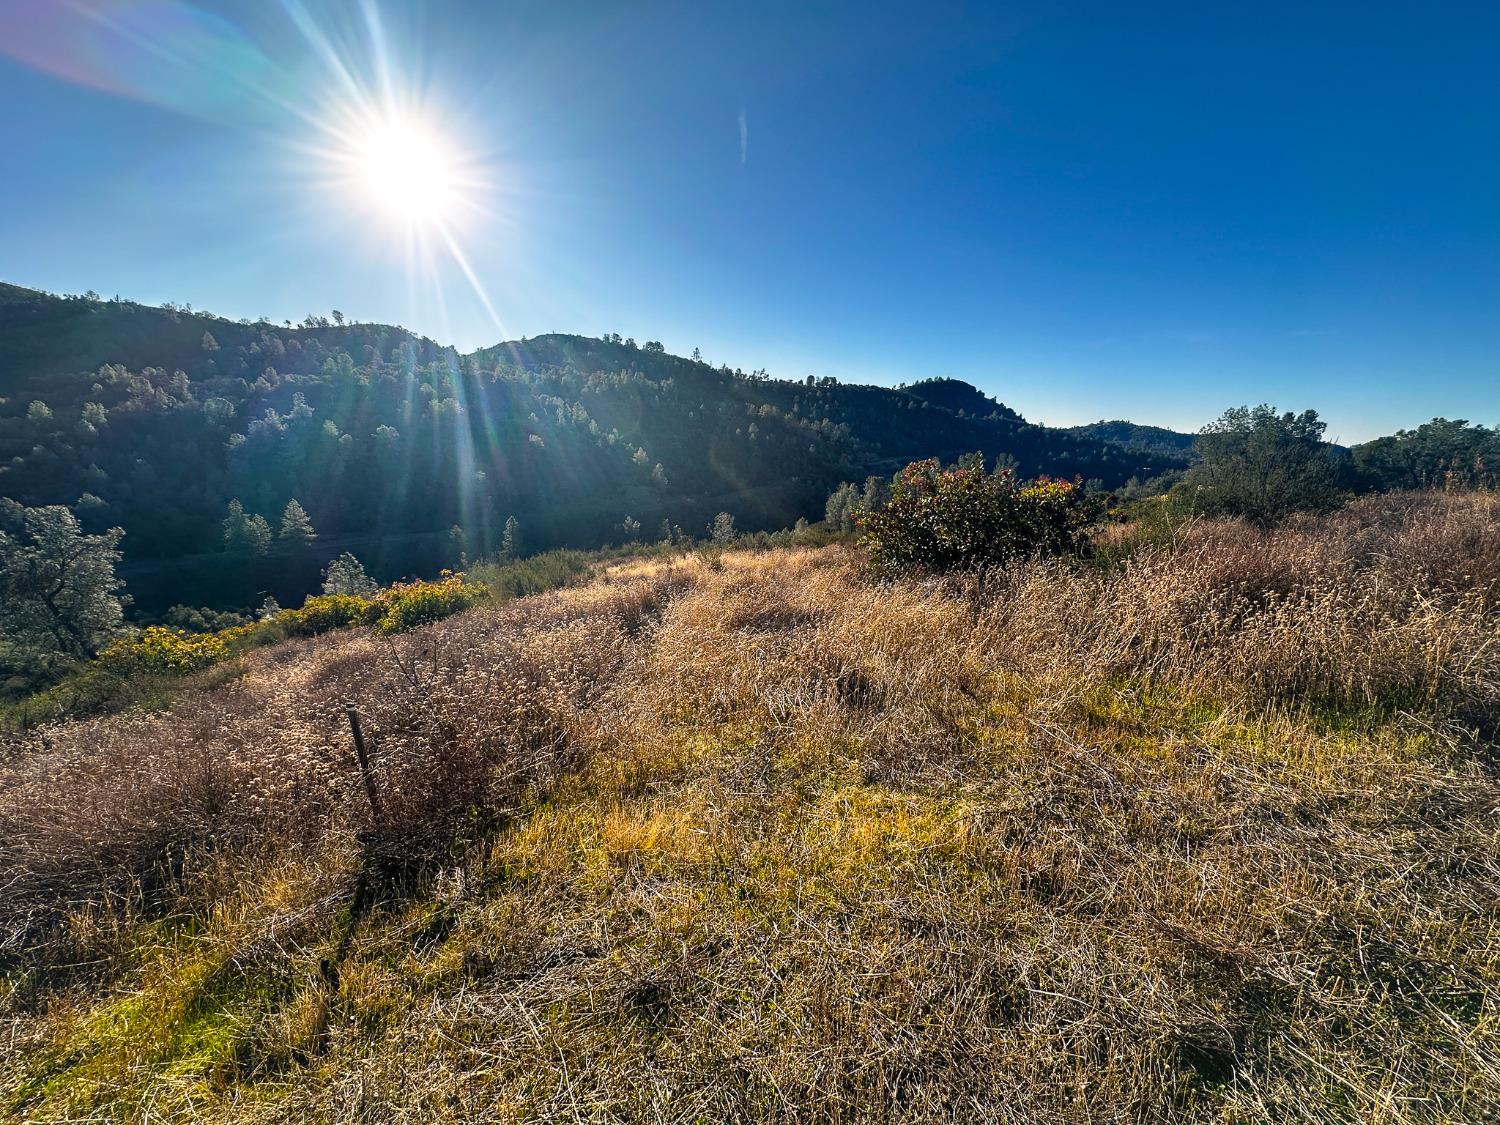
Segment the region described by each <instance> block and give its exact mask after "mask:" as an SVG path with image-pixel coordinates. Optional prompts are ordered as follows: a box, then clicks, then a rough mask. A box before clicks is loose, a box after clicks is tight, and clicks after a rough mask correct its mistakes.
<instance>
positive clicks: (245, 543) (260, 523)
mask: <svg viewBox="0 0 1500 1125" xmlns="http://www.w3.org/2000/svg"><path fill="white" fill-rule="evenodd" d="M224 549H225V550H226V551H228V552H229V553H230V554H232V555H263V554H265V553H266V552H267V551H269V550H270V549H271V525H270V524H268V523H267V522H266V518H265V517H264V516H250V515H246V514H245V506H244V505H243V504H241V503H240V502H239V501H238V500H231V501H230V502H229V515H227V516H226V517H225V518H224Z"/></svg>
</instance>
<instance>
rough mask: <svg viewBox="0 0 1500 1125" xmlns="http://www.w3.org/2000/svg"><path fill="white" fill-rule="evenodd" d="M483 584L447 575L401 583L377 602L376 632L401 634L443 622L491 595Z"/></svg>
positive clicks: (383, 594) (382, 595)
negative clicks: (438, 578)
mask: <svg viewBox="0 0 1500 1125" xmlns="http://www.w3.org/2000/svg"><path fill="white" fill-rule="evenodd" d="M488 594H489V591H488V590H486V589H485V588H484V586H482V585H479V584H477V583H476V584H466V583H465V582H464V580H463V576H462V575H458V574H451V573H448V572H446V571H445V572H444V574H443V577H442V578H441V579H440V580H438V581H437V582H404V583H403V582H398V583H397V584H396V585H394V586H392V587H391V588H390V589H388V590H386V591H385V592H384V593H382V594H381V595H380V597H379V598H378V599H377V600H376V602H375V612H376V613H377V614H378V617H377V618H376V619H375V631H376V632H377V633H399V632H401V631H402V630H403V629H412V628H415V627H416V626H418V625H426V624H427V623H428V622H431V621H441V620H442V619H443V618H445V617H451V616H452V615H453V614H455V613H459V612H461V611H462V610H465V609H468V608H469V607H470V606H472V605H474V604H476V603H477V602H479V601H481V600H482V599H483V598H485V597H486V596H488Z"/></svg>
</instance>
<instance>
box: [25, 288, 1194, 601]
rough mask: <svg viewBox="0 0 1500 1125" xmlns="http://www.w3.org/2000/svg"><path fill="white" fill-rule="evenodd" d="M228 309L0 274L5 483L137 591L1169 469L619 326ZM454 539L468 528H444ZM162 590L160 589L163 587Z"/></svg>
mask: <svg viewBox="0 0 1500 1125" xmlns="http://www.w3.org/2000/svg"><path fill="white" fill-rule="evenodd" d="M341 321H342V317H339V316H337V315H335V317H334V318H332V319H331V320H330V319H329V318H323V317H309V318H308V319H307V321H305V322H304V323H303V324H302V325H301V326H297V327H292V326H289V325H276V324H272V323H269V322H264V321H262V322H253V323H252V322H246V321H239V322H235V321H229V320H225V319H222V318H219V317H215V316H211V315H208V314H205V313H202V312H192V311H190V310H188V309H186V308H175V307H164V308H153V307H147V306H142V305H138V304H134V303H131V302H126V301H118V300H114V301H112V300H102V299H99V298H97V297H95V296H93V295H91V294H90V295H86V296H83V297H56V296H51V295H48V294H43V293H39V292H36V291H33V290H27V289H21V288H18V287H14V286H0V495H3V496H6V497H10V498H12V499H15V500H19V501H21V502H22V503H26V504H44V503H62V504H70V505H75V506H76V507H77V510H78V511H79V512H80V515H81V516H82V518H83V519H84V520H85V522H86V523H87V524H88V525H90V526H93V527H101V528H102V527H107V526H116V525H117V526H121V527H123V528H125V530H126V536H125V541H124V549H125V552H126V559H127V568H126V574H127V577H128V578H129V579H130V581H131V589H132V592H134V593H135V594H136V596H137V598H138V599H140V600H141V601H142V603H143V604H145V605H153V604H154V603H156V602H159V601H161V600H163V599H167V598H169V599H170V600H173V601H188V600H195V601H200V602H204V603H207V604H213V603H219V604H244V599H245V598H248V597H250V596H252V595H253V594H254V593H255V592H257V591H258V590H259V589H263V588H264V589H271V590H273V591H276V592H277V593H278V596H289V597H297V596H299V592H306V589H305V588H306V587H307V585H308V584H309V582H310V580H311V578H310V576H315V575H316V572H317V567H318V566H319V565H321V562H322V561H323V560H325V559H326V558H327V557H328V555H329V554H331V553H336V552H337V550H342V549H354V550H355V551H356V552H357V553H358V554H360V556H361V557H362V558H364V559H366V561H367V562H368V563H369V564H370V565H371V566H372V569H373V570H374V571H375V572H376V573H377V574H378V575H379V576H381V577H386V578H389V577H395V576H398V575H400V574H405V573H420V572H424V571H426V572H430V571H432V570H434V569H436V568H437V567H438V566H440V565H444V564H445V563H448V562H451V561H455V559H456V553H457V550H458V546H456V545H462V546H465V547H466V548H467V550H468V552H469V553H470V555H474V554H478V553H481V552H486V551H489V550H492V549H493V548H494V547H495V545H496V543H497V542H498V539H499V534H500V529H501V527H502V525H503V524H504V522H505V520H506V519H507V517H509V516H515V517H516V518H517V519H518V520H519V521H520V524H521V527H522V529H523V534H524V537H525V541H526V544H527V546H528V547H530V548H538V549H539V548H544V547H549V546H558V545H578V546H590V545H595V544H598V543H600V542H606V541H611V540H614V541H619V540H623V539H625V538H626V537H627V536H630V535H633V534H635V532H634V531H633V530H631V529H630V527H629V525H626V526H624V527H622V524H626V517H630V519H631V520H632V521H638V522H639V523H640V524H641V525H643V529H644V530H643V531H642V532H641V533H640V534H642V535H644V536H647V537H651V536H654V534H655V533H656V531H657V529H658V527H659V525H660V524H661V523H662V521H667V522H668V523H670V524H676V525H679V526H680V527H682V528H683V529H685V530H687V531H688V532H689V533H701V531H702V529H703V526H704V524H705V523H706V522H707V521H708V520H709V519H711V518H712V516H713V515H714V513H715V512H718V511H728V512H730V513H731V514H733V515H734V516H735V518H736V520H737V521H738V524H739V526H740V528H741V529H746V530H754V529H757V528H763V527H783V526H788V525H790V524H791V523H793V522H794V521H795V520H796V519H797V518H798V517H803V516H805V517H807V518H809V519H816V518H818V517H819V516H820V515H821V512H822V507H823V502H824V499H825V498H826V496H827V494H828V493H829V492H830V491H831V490H832V489H833V488H834V487H835V486H836V485H837V484H838V483H839V482H840V481H843V480H853V481H861V480H863V479H864V478H865V477H866V476H867V475H870V474H876V473H878V474H889V473H891V472H893V471H895V470H896V469H898V468H899V467H900V466H901V465H903V464H905V463H906V462H907V461H910V460H914V459H918V458H923V457H941V458H944V459H952V458H956V457H957V456H959V455H960V454H963V453H966V452H972V451H974V450H982V451H983V452H984V453H985V454H986V456H987V457H989V458H991V459H993V458H995V457H996V456H997V455H1000V454H1006V455H1009V456H1011V457H1013V458H1014V459H1015V460H1016V462H1017V464H1018V467H1019V469H1020V471H1021V472H1022V473H1024V474H1028V475H1031V474H1037V473H1049V474H1053V475H1061V476H1069V477H1071V476H1074V475H1082V476H1083V477H1085V478H1097V479H1099V480H1100V481H1102V482H1103V483H1104V484H1105V485H1115V484H1119V483H1121V482H1123V481H1125V480H1126V479H1127V478H1129V477H1131V476H1145V475H1149V474H1151V473H1153V472H1156V471H1159V470H1160V469H1162V468H1166V467H1169V466H1170V465H1171V464H1172V463H1173V461H1172V459H1171V458H1167V457H1163V456H1160V455H1159V454H1157V453H1154V452H1152V451H1149V450H1136V449H1122V448H1120V447H1118V446H1115V445H1111V444H1109V443H1106V442H1102V441H1098V440H1092V439H1089V438H1080V437H1077V436H1074V435H1071V434H1067V433H1064V432H1062V431H1057V430H1050V429H1047V428H1044V427H1040V426H1035V425H1031V424H1029V423H1027V422H1026V421H1024V420H1023V419H1022V418H1021V417H1020V415H1018V414H1016V413H1015V412H1014V411H1012V410H1009V409H1007V408H1006V407H1004V406H1002V405H1001V404H999V403H996V402H994V401H993V400H990V399H987V398H985V397H984V396H983V395H982V394H980V392H978V391H976V390H974V389H973V388H972V387H968V386H967V385H966V384H962V383H957V382H955V381H952V380H938V381H931V382H928V383H919V384H916V385H914V386H911V387H907V388H904V389H900V388H897V389H892V388H883V387H870V386H849V385H840V384H838V383H836V382H834V381H833V380H831V379H820V380H807V381H801V382H788V381H780V380H773V379H770V378H768V377H766V376H765V375H764V374H763V373H755V374H745V373H742V372H739V371H734V370H730V369H729V368H725V367H713V366H710V365H708V364H706V363H702V362H698V361H696V360H692V359H684V358H682V357H679V356H673V355H668V354H666V353H665V352H664V351H663V350H662V349H661V348H660V345H655V344H649V343H648V344H644V345H641V346H636V345H635V344H634V343H632V342H630V341H622V340H620V339H619V338H618V337H609V338H606V339H602V340H601V339H590V338H586V337H579V336H561V335H556V336H543V337H538V338H535V339H531V340H523V341H518V342H514V343H509V344H503V345H499V346H497V347H493V348H488V349H484V350H481V351H479V352H476V353H474V354H472V355H467V356H464V355H460V354H459V353H458V352H456V351H455V350H454V349H452V348H449V347H445V346H442V345H440V344H437V343H435V342H434V341H431V340H428V339H425V338H422V337H419V336H416V335H414V334H412V333H410V332H407V331H405V330H403V329H400V328H394V327H389V326H385V325H371V324H346V323H340V322H341ZM294 498H295V499H296V500H297V501H299V503H300V504H301V506H302V507H303V508H305V509H306V511H307V513H308V514H309V515H310V516H311V519H312V523H313V525H314V527H315V528H316V530H317V532H318V535H319V538H318V540H317V545H316V546H315V547H313V548H308V549H304V551H303V552H302V553H303V554H304V555H306V556H308V557H306V558H302V557H301V556H299V558H298V559H282V558H280V557H279V556H280V555H281V554H283V553H285V552H284V551H283V549H282V548H281V547H280V546H279V545H278V544H276V543H275V542H273V544H272V546H271V548H270V552H269V556H268V558H269V561H262V562H260V563H257V564H255V565H249V566H231V565H229V563H230V562H231V561H232V560H228V559H224V558H222V557H220V556H219V555H218V554H217V553H218V552H221V551H222V550H223V548H224V533H223V521H224V519H225V515H226V509H227V507H228V505H229V502H230V501H231V500H236V499H237V500H239V501H241V502H242V503H243V505H244V508H245V509H246V510H247V512H249V513H251V514H260V515H263V516H264V517H265V519H266V520H267V521H268V522H269V523H270V525H271V528H272V530H273V532H274V530H275V529H276V526H277V524H278V521H279V519H280V516H281V514H282V512H283V509H284V508H285V507H286V505H287V503H288V501H290V500H292V499H294ZM454 527H458V528H460V529H461V533H460V534H458V535H451V534H450V531H451V529H452V528H454ZM157 587H161V589H157Z"/></svg>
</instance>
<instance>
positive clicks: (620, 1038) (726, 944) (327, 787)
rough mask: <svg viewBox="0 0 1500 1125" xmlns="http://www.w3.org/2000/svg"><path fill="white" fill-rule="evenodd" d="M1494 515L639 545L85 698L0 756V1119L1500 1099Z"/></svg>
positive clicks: (974, 1112)
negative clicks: (537, 589)
mask: <svg viewBox="0 0 1500 1125" xmlns="http://www.w3.org/2000/svg"><path fill="white" fill-rule="evenodd" d="M1497 518H1500V504H1497V502H1496V501H1495V500H1493V499H1491V498H1488V497H1474V496H1467V497H1458V496H1444V495H1437V494H1408V495H1398V496H1391V497H1382V498H1371V499H1367V500H1363V501H1359V502H1357V503H1356V504H1354V505H1353V506H1351V507H1350V508H1348V509H1346V510H1345V511H1343V512H1341V513H1339V514H1337V515H1333V516H1328V517H1321V518H1319V519H1316V520H1314V519H1309V520H1306V521H1303V522H1297V523H1294V524H1293V525H1291V526H1288V527H1285V528H1283V529H1281V530H1278V531H1273V532H1258V531H1255V530H1252V529H1250V528H1248V527H1246V526H1244V525H1241V524H1237V523H1230V522H1217V523H1215V522H1200V523H1197V524H1194V525H1191V526H1188V527H1186V528H1183V529H1180V530H1179V532H1178V533H1177V534H1176V536H1175V538H1173V539H1172V540H1170V541H1169V542H1166V543H1164V544H1163V543H1157V544H1155V545H1152V544H1151V543H1149V542H1145V541H1143V540H1141V539H1140V538H1139V537H1138V533H1137V532H1136V531H1134V530H1132V529H1130V528H1123V529H1117V530H1116V531H1115V532H1113V533H1112V534H1111V535H1110V536H1109V537H1108V541H1107V542H1106V543H1105V544H1103V546H1104V547H1105V548H1106V549H1105V550H1104V551H1103V552H1102V556H1101V559H1100V560H1099V561H1097V562H1095V563H1091V564H1082V563H1075V562H1065V561H1053V562H1042V563H1036V564H1033V565H1028V566H1023V567H1020V568H1018V569H1017V570H1016V571H1014V572H1013V573H1010V574H1006V575H999V576H991V577H990V578H989V579H988V580H986V581H984V582H977V581H973V580H969V579H953V580H945V581H931V582H925V583H894V584H885V585H877V584H874V583H872V582H871V581H870V580H869V579H868V578H867V577H866V575H865V572H864V570H863V567H862V562H861V559H860V557H859V556H858V555H857V554H856V553H855V552H853V551H852V550H850V549H848V548H841V547H832V548H824V549H821V550H817V549H793V550H777V551H769V552H762V553H752V552H731V553H727V554H724V555H709V554H692V555H685V556H680V557H676V558H665V559H662V558H658V559H651V560H641V561H638V562H625V563H621V564H616V565H612V566H610V567H608V568H607V569H604V570H602V571H601V572H599V573H597V574H596V575H595V576H594V578H593V579H592V580H590V581H588V582H587V583H585V584H582V585H578V586H575V587H571V588H568V589H564V590H561V591H558V592H554V593H548V594H542V595H538V596H536V597H531V598H524V599H521V600H519V601H514V602H511V603H508V604H505V605H502V606H495V607H489V608H481V609H477V610H474V611H471V612H469V613H467V614H465V615H462V616H459V617H454V618H450V619H449V620H447V621H444V622H440V623H438V624H436V625H433V626H429V627H426V628H423V629H419V630H416V631H414V632H412V633H408V634H404V635H401V636H397V637H392V638H377V637H374V636H372V635H368V634H365V633H362V632H359V631H354V632H349V633H343V634H329V635H326V636H324V637H320V638H316V639H312V640H307V641H301V642H292V643H288V644H285V645H281V646H278V647H275V648H271V649H266V650H260V651H258V652H256V653H254V654H252V655H250V656H248V657H246V658H245V659H244V661H243V664H242V666H241V668H240V670H239V674H237V675H233V676H227V677H226V675H225V674H224V673H223V670H222V669H220V670H219V671H218V672H217V673H216V678H215V681H214V682H213V683H203V684H201V685H199V686H198V687H197V688H194V689H190V691H189V693H188V694H187V695H185V696H184V697H183V698H182V699H181V700H180V702H179V703H178V704H177V705H176V706H174V707H172V708H171V709H168V710H166V711H163V712H159V713H152V714H134V715H125V716H119V717H114V718H106V719H98V720H93V721H89V722H82V723H75V724H70V725H63V726H58V727H53V728H51V729H49V730H46V731H44V732H42V733H39V734H36V735H34V736H32V737H30V738H29V739H28V740H27V741H25V742H21V743H17V744H15V745H13V746H12V747H11V748H10V752H9V755H8V757H7V759H6V764H5V766H4V767H3V776H0V885H3V886H5V887H6V888H7V889H6V894H5V896H4V898H3V900H0V950H3V958H4V960H3V962H0V964H3V968H4V973H5V985H4V992H3V994H0V995H3V1004H4V1011H5V1018H6V1020H7V1022H8V1032H7V1041H6V1050H5V1051H4V1052H3V1053H0V1107H4V1109H5V1110H6V1111H8V1112H9V1113H11V1114H13V1115H23V1116H30V1117H34V1118H35V1119H38V1120H47V1119H53V1120H63V1119H66V1120H73V1121H77V1120H90V1119H116V1120H124V1119H131V1120H140V1119H147V1118H149V1119H153V1120H165V1119H203V1120H214V1121H224V1120H236V1121H284V1120H322V1121H370V1122H384V1121H392V1120H412V1121H418V1120H420V1121H446V1120H474V1119H478V1118H485V1119H491V1120H548V1121H550V1120H559V1121H563V1120H566V1121H578V1120H592V1121H643V1120H658V1121H671V1122H691V1121H748V1120H755V1121H768V1120H778V1121H793V1120H795V1121H856V1120H857V1121H940V1120H948V1121H966V1122H967V1121H1000V1120H1005V1121H1074V1120H1078V1121H1085V1120H1086V1121H1120V1120H1134V1121H1153V1122H1155V1121H1230V1122H1258V1121H1265V1122H1270V1121H1278V1122H1279V1121H1301V1120H1327V1121H1359V1122H1370V1121H1380V1122H1407V1121H1410V1122H1419V1121H1420V1122H1477V1121H1482V1120H1493V1119H1494V1117H1495V1116H1496V1113H1497V1111H1500V945H1497V942H1496V934H1497V933H1500V860H1497V856H1500V828H1497V820H1496V815H1495V810H1496V808H1497V807H1500V780H1497V778H1496V774H1495V768H1496V766H1495V761H1496V758H1495V738H1496V730H1497V719H1500V531H1497ZM345 700H350V701H353V702H354V703H355V704H356V705H357V706H358V708H359V712H360V714H361V716H362V718H363V725H364V730H365V732H366V734H367V736H368V739H369V742H370V753H371V757H372V760H373V763H374V781H375V784H376V799H377V802H378V811H374V812H372V810H371V807H370V804H369V802H368V800H367V797H366V795H365V792H364V790H363V788H362V786H361V784H360V781H359V775H358V771H357V770H356V769H355V766H354V762H353V758H352V754H351V749H350V744H349V735H348V730H347V727H346V725H345V716H344V712H343V706H342V705H343V701H345Z"/></svg>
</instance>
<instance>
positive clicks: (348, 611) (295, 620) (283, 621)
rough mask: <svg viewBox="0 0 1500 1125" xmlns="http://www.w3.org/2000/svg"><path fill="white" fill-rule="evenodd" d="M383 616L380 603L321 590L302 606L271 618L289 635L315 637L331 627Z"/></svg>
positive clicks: (367, 620)
mask: <svg viewBox="0 0 1500 1125" xmlns="http://www.w3.org/2000/svg"><path fill="white" fill-rule="evenodd" d="M378 616H379V610H378V608H377V606H376V603H375V602H374V601H373V600H371V599H370V598H361V597H358V596H356V595H354V594H318V595H314V596H311V597H309V598H308V599H307V600H306V601H304V602H303V603H302V608H301V609H290V610H283V611H282V612H281V613H278V614H277V615H276V616H275V617H274V618H271V620H272V621H274V622H275V623H276V624H277V625H278V626H280V627H281V628H282V629H284V630H285V632H286V633H287V635H288V636H294V637H311V636H315V635H316V634H318V633H326V632H328V630H330V629H342V628H344V627H345V626H348V625H362V624H365V623H367V622H370V621H373V620H375V619H376V618H377V617H378Z"/></svg>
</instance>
